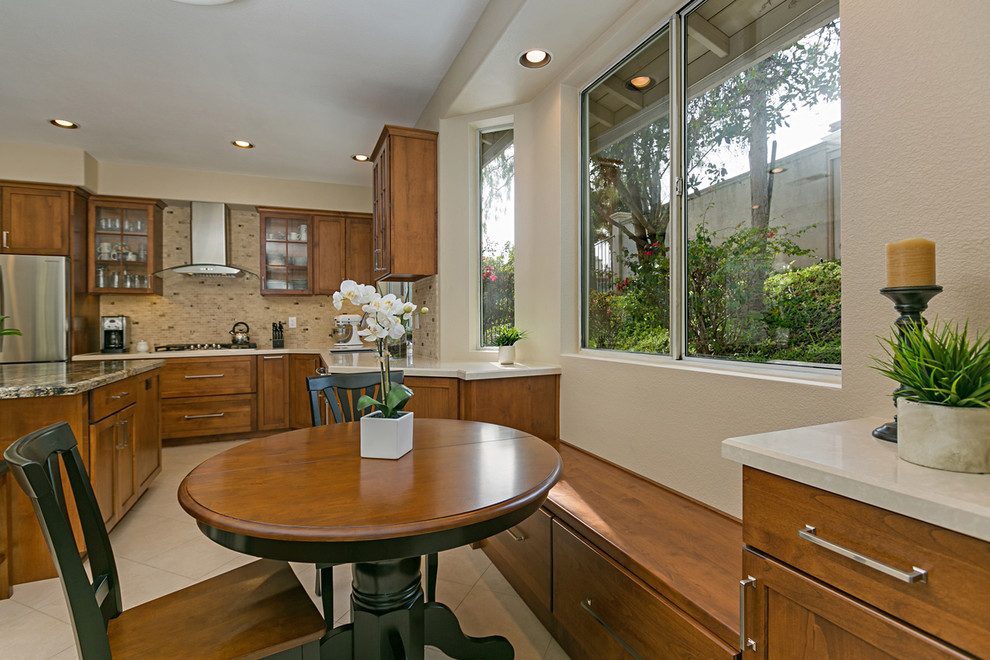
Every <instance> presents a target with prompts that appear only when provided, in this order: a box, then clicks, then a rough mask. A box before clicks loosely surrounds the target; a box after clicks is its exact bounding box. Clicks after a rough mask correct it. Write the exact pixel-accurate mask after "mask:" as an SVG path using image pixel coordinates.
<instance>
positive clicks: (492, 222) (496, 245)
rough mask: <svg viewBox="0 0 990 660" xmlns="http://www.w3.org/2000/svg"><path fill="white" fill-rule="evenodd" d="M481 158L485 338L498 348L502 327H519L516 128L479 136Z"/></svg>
mask: <svg viewBox="0 0 990 660" xmlns="http://www.w3.org/2000/svg"><path fill="white" fill-rule="evenodd" d="M478 136H479V140H480V148H479V150H478V153H479V154H480V155H481V158H480V161H481V168H480V177H481V178H480V186H479V190H480V195H479V198H480V202H481V212H480V218H481V272H480V284H481V337H480V345H481V346H482V347H485V346H494V345H495V340H494V339H495V334H496V332H497V330H498V329H499V328H500V327H502V326H512V325H515V277H514V266H513V258H514V253H515V252H514V251H515V247H514V244H515V213H514V205H515V197H514V195H513V181H514V161H513V154H514V149H513V142H512V129H511V128H507V129H501V130H494V131H482V132H480V133H479V134H478Z"/></svg>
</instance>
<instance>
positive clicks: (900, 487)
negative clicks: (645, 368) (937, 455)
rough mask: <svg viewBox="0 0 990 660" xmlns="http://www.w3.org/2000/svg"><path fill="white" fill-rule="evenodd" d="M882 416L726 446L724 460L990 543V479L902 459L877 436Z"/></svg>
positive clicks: (730, 442) (745, 439)
mask: <svg viewBox="0 0 990 660" xmlns="http://www.w3.org/2000/svg"><path fill="white" fill-rule="evenodd" d="M885 421H886V420H884V419H881V418H879V417H871V418H865V419H857V420H852V421H846V422H835V423H832V424H821V425H819V426H807V427H804V428H797V429H788V430H786V431H774V432H771V433H761V434H758V435H749V436H744V437H739V438H729V439H728V440H725V441H724V442H723V443H722V456H723V457H725V458H728V459H730V460H733V461H736V462H738V463H742V464H743V465H748V466H750V467H754V468H757V469H759V470H763V471H765V472H770V473H772V474H776V475H778V476H781V477H785V478H787V479H791V480H793V481H799V482H801V483H805V484H808V485H809V486H814V487H816V488H821V489H822V490H827V491H829V492H832V493H837V494H839V495H843V496H845V497H848V498H850V499H854V500H858V501H860V502H865V503H867V504H872V505H873V506H877V507H880V508H881V509H887V510H888V511H893V512H895V513H900V514H902V515H905V516H909V517H911V518H916V519H918V520H923V521H925V522H929V523H932V524H934V525H938V526H940V527H945V528H947V529H951V530H954V531H957V532H960V533H962V534H968V535H970V536H974V537H976V538H979V539H983V540H984V541H990V474H964V473H960V472H949V471H947V470H935V469H933V468H927V467H922V466H920V465H915V464H914V463H908V462H907V461H903V460H901V459H899V458H898V457H897V445H896V444H892V443H889V442H884V441H883V440H877V439H876V438H874V437H873V436H871V435H870V432H871V431H872V430H873V429H874V428H876V427H878V426H880V425H881V424H883V423H884V422H885Z"/></svg>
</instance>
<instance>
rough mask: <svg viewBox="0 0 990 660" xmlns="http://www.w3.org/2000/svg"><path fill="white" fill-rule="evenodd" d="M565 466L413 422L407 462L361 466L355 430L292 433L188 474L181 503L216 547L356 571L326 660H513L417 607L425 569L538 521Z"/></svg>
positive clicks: (497, 431)
mask: <svg viewBox="0 0 990 660" xmlns="http://www.w3.org/2000/svg"><path fill="white" fill-rule="evenodd" d="M560 471H561V462H560V455H559V454H558V453H557V452H556V450H555V449H554V448H553V447H551V446H550V445H549V444H547V443H546V442H544V441H542V440H540V439H539V438H536V437H534V436H531V435H529V434H527V433H524V432H522V431H518V430H516V429H511V428H507V427H504V426H496V425H494V424H485V423H481V422H467V421H461V420H448V419H416V420H415V425H414V431H413V449H412V451H411V452H409V453H408V454H406V455H405V456H403V457H402V458H400V459H398V460H394V461H393V460H380V459H367V458H365V459H362V458H361V456H360V424H359V423H358V422H353V423H350V424H331V425H328V426H318V427H314V428H308V429H300V430H298V431H290V432H288V433H281V434H278V435H273V436H269V437H267V438H262V439H259V440H255V441H253V442H249V443H246V444H243V445H240V446H238V447H235V448H233V449H230V450H228V451H225V452H223V453H221V454H218V455H217V456H214V457H213V458H211V459H209V460H207V461H206V462H204V463H202V464H201V465H200V466H199V467H197V468H196V469H194V470H193V471H192V472H190V473H189V474H188V475H187V476H186V478H185V479H183V480H182V483H181V484H180V486H179V503H180V504H181V505H182V508H183V509H185V510H186V512H188V513H189V515H191V516H192V517H193V518H195V519H196V520H197V522H198V524H199V527H200V529H201V530H202V531H203V533H204V534H206V535H207V536H208V537H209V538H211V539H212V540H214V541H216V542H217V543H219V544H221V545H223V546H226V547H228V548H231V549H233V550H237V551H239V552H243V553H246V554H249V555H254V556H257V557H265V558H269V559H283V560H287V561H295V562H308V563H333V564H337V563H353V564H354V571H353V575H354V578H353V585H352V593H351V614H352V622H351V623H350V624H347V625H345V626H338V627H337V628H334V629H329V628H330V626H331V625H332V616H329V617H327V626H328V633H327V635H326V636H325V637H324V638H323V641H322V642H321V657H323V658H355V659H360V660H366V659H368V658H374V659H377V658H382V659H386V658H396V659H399V658H408V659H409V660H419V659H421V658H423V646H424V645H425V644H429V645H431V646H436V647H438V648H439V649H440V650H442V651H443V652H444V653H446V654H447V655H449V656H451V657H454V658H465V659H467V658H482V659H485V660H488V659H491V660H501V659H503V658H505V659H511V658H512V656H513V651H512V647H511V645H510V644H509V643H508V641H507V640H505V639H504V638H502V637H486V638H470V637H467V636H465V635H464V634H463V633H462V632H461V629H460V625H459V624H458V623H457V619H456V618H455V617H454V614H453V612H451V610H450V609H448V608H447V607H446V606H444V605H442V604H440V603H434V602H430V603H424V598H423V589H422V575H421V569H420V566H421V556H422V555H426V554H429V553H434V552H439V551H441V550H446V549H449V548H454V547H457V546H460V545H465V544H467V543H472V542H475V541H480V540H481V539H484V538H487V537H489V536H492V535H494V534H497V533H499V532H501V531H503V530H506V529H508V528H509V527H512V526H513V525H516V524H518V523H519V522H521V521H523V520H525V519H526V518H528V517H529V516H530V515H532V514H533V513H535V512H536V510H537V509H538V508H539V507H540V505H541V504H542V503H543V501H544V500H545V499H546V496H547V493H548V492H549V491H550V488H551V487H552V486H553V485H554V484H555V483H556V482H557V479H558V478H559V476H560Z"/></svg>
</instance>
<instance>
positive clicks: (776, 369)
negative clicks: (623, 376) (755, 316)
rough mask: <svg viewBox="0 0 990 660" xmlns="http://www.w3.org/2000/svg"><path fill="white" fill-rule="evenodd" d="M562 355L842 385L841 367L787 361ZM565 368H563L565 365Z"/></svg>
mask: <svg viewBox="0 0 990 660" xmlns="http://www.w3.org/2000/svg"><path fill="white" fill-rule="evenodd" d="M561 358H576V359H581V360H593V361H601V362H610V363H619V364H630V365H636V366H640V367H656V368H660V369H673V370H678V371H694V372H700V373H707V374H718V375H723V376H734V377H737V378H755V379H757V380H771V381H776V382H782V383H794V384H796V385H812V386H817V387H827V388H832V389H841V388H842V370H841V369H823V368H816V367H798V366H787V365H774V364H762V363H754V362H728V361H721V360H718V361H716V360H712V359H707V358H696V357H695V358H685V359H683V360H674V359H672V358H670V357H666V356H663V355H646V354H642V353H622V352H619V351H601V350H594V349H586V348H582V349H579V350H578V352H577V353H565V354H562V355H561ZM565 371H566V369H565Z"/></svg>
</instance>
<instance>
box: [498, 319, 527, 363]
mask: <svg viewBox="0 0 990 660" xmlns="http://www.w3.org/2000/svg"><path fill="white" fill-rule="evenodd" d="M525 338H526V332H525V331H524V330H520V329H518V328H516V327H515V326H512V325H500V326H498V327H497V328H495V339H494V341H495V345H496V346H498V363H499V364H514V363H515V361H516V342H517V341H519V340H520V339H525Z"/></svg>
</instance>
